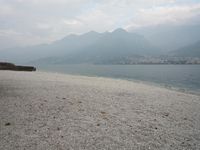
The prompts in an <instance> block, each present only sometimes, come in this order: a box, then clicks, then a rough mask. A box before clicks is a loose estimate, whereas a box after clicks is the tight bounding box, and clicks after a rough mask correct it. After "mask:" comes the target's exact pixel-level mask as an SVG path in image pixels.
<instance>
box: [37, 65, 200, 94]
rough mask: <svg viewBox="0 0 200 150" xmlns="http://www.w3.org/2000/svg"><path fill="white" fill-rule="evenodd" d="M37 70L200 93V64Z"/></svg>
mask: <svg viewBox="0 0 200 150" xmlns="http://www.w3.org/2000/svg"><path fill="white" fill-rule="evenodd" d="M39 70H43V71H51V72H60V73H67V74H75V75H86V76H101V77H111V78H120V79H126V80H138V81H143V82H148V83H154V84H158V85H161V86H165V87H168V88H177V89H179V90H187V91H192V92H195V93H197V94H198V93H199V94H200V65H51V66H40V67H39Z"/></svg>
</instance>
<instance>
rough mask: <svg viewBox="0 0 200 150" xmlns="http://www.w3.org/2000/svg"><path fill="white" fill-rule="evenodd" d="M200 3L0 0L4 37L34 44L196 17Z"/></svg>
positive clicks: (175, 0)
mask: <svg viewBox="0 0 200 150" xmlns="http://www.w3.org/2000/svg"><path fill="white" fill-rule="evenodd" d="M183 1H184V2H183ZM199 7H200V3H197V2H194V0H182V1H181V0H101V1H100V0H0V31H1V39H3V38H4V37H5V39H9V38H10V39H14V38H16V39H15V41H23V38H24V41H26V42H27V43H28V44H30V43H31V40H29V41H27V39H28V38H29V39H32V44H35V43H43V42H50V41H53V40H56V39H60V38H62V37H64V36H66V35H68V34H70V33H84V32H87V31H90V30H95V31H99V32H104V31H107V30H113V29H115V28H118V27H123V28H126V29H129V30H133V29H134V28H139V27H144V26H150V25H157V24H167V23H185V22H187V20H188V19H190V20H193V21H194V20H196V19H191V18H195V17H196V16H199V12H200V8H199ZM8 31H9V32H10V31H12V32H13V34H14V33H17V34H15V35H12V34H8ZM17 38H18V39H17ZM19 39H20V40H19ZM4 41H5V40H4ZM16 43H17V42H16ZM18 43H19V45H22V43H23V42H18ZM8 46H12V43H11V44H9V45H8Z"/></svg>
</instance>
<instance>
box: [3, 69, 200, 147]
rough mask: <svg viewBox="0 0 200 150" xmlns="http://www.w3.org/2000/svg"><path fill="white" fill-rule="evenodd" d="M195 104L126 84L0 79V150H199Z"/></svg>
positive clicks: (67, 78) (20, 75)
mask: <svg viewBox="0 0 200 150" xmlns="http://www.w3.org/2000/svg"><path fill="white" fill-rule="evenodd" d="M199 141H200V96H197V95H192V94H186V93H181V92H177V91H172V90H168V89H165V88H161V87H156V86H152V85H145V84H143V83H135V82H129V81H124V80H116V79H106V78H96V77H83V76H72V75H63V74H56V73H44V72H13V71H0V150H67V149H71V150H73V149H74V150H82V149H86V150H101V149H103V150H112V149H113V150H118V149H119V150H121V149H122V150H132V149H140V150H143V149H144V150H146V149H153V150H157V149H158V150H174V149H180V150H184V149H185V150H193V149H194V150H198V149H200V142H199Z"/></svg>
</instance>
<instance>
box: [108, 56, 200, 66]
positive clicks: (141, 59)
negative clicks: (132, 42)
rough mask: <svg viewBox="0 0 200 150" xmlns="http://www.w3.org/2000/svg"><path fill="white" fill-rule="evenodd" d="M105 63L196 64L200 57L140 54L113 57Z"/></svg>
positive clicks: (199, 61) (199, 62) (198, 62)
mask: <svg viewBox="0 0 200 150" xmlns="http://www.w3.org/2000/svg"><path fill="white" fill-rule="evenodd" d="M105 64H121V65H133V64H174V65H176V64H182V65H195V64H200V58H199V57H175V56H159V57H151V56H138V57H121V58H118V59H113V60H110V61H108V62H105Z"/></svg>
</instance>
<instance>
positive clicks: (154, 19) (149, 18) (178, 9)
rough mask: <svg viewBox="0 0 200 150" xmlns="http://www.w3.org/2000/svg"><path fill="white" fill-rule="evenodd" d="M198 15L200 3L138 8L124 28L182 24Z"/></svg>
mask: <svg viewBox="0 0 200 150" xmlns="http://www.w3.org/2000/svg"><path fill="white" fill-rule="evenodd" d="M199 15H200V4H195V5H194V4H193V5H182V6H171V7H169V6H162V7H153V8H150V9H140V10H139V11H138V12H137V14H136V16H135V18H133V19H132V20H131V21H130V22H129V24H128V25H127V26H126V28H127V29H129V30H131V29H134V28H138V27H144V26H152V25H159V24H182V23H185V22H186V21H187V20H190V19H191V18H193V17H199Z"/></svg>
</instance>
